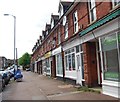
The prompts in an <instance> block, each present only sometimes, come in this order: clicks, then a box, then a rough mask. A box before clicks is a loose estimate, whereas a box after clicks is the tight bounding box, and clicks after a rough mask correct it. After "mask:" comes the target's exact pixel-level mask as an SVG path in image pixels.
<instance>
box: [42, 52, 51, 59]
mask: <svg viewBox="0 0 120 102" xmlns="http://www.w3.org/2000/svg"><path fill="white" fill-rule="evenodd" d="M51 55H52V54H51V51H50V52H48V53H46V54H45V56H44V57H45V58H48V57H50V56H51Z"/></svg>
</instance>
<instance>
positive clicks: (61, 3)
mask: <svg viewBox="0 0 120 102" xmlns="http://www.w3.org/2000/svg"><path fill="white" fill-rule="evenodd" d="M72 3H73V2H69V1H60V3H59V8H58V12H59V10H60V5H62V6H63V10H64V12H63V13H65V12H66V11H67V10H68V8H69V7H70V6H71V4H72Z"/></svg>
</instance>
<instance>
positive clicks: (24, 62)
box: [18, 52, 31, 70]
mask: <svg viewBox="0 0 120 102" xmlns="http://www.w3.org/2000/svg"><path fill="white" fill-rule="evenodd" d="M30 59H31V55H30V54H28V53H27V52H26V53H25V54H23V55H22V57H20V58H19V60H18V63H19V65H21V66H23V69H24V70H25V68H26V67H29V66H30Z"/></svg>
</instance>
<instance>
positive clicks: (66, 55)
mask: <svg viewBox="0 0 120 102" xmlns="http://www.w3.org/2000/svg"><path fill="white" fill-rule="evenodd" d="M73 49H74V51H72V50H73ZM68 51H70V53H68ZM66 52H67V54H66ZM64 54H65V56H64V60H65V70H66V71H75V70H76V61H75V69H73V68H72V69H71V70H70V69H69V61H68V56H69V55H70V57H71V59H70V61H71V67H73V65H72V64H73V63H72V54H75V48H74V47H73V48H71V49H68V50H66V51H65V52H64ZM66 57H67V62H66ZM66 66H68V67H66Z"/></svg>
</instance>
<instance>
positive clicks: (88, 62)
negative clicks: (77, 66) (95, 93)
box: [83, 42, 98, 87]
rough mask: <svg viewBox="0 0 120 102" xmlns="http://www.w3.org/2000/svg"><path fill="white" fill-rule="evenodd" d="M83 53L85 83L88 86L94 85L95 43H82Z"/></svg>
mask: <svg viewBox="0 0 120 102" xmlns="http://www.w3.org/2000/svg"><path fill="white" fill-rule="evenodd" d="M83 53H84V55H83V63H84V78H85V84H86V85H87V86H89V87H91V86H96V85H97V84H98V76H97V59H96V45H95V43H92V42H86V43H84V44H83Z"/></svg>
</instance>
